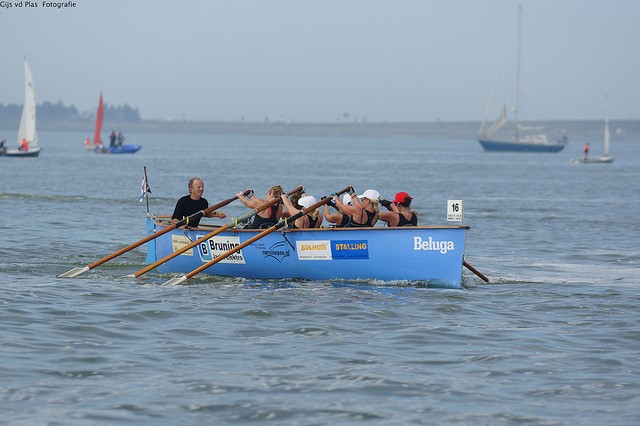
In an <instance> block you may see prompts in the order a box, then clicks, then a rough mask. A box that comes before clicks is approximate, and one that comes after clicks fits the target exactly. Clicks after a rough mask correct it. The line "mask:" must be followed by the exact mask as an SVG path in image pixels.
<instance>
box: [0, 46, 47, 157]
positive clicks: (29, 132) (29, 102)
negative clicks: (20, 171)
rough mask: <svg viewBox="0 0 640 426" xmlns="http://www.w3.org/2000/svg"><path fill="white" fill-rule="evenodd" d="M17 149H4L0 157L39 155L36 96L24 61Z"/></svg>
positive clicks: (29, 72)
mask: <svg viewBox="0 0 640 426" xmlns="http://www.w3.org/2000/svg"><path fill="white" fill-rule="evenodd" d="M17 142H18V148H17V149H5V150H3V151H4V152H0V155H4V156H5V157H37V156H38V155H40V150H41V148H40V143H39V141H38V132H37V131H36V94H35V90H34V87H33V76H32V75H31V70H30V69H29V64H27V59H26V58H25V59H24V105H23V107H22V116H21V117H20V127H19V128H18V138H17Z"/></svg>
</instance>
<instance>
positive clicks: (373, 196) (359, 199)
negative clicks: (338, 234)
mask: <svg viewBox="0 0 640 426" xmlns="http://www.w3.org/2000/svg"><path fill="white" fill-rule="evenodd" d="M349 195H350V197H351V202H352V203H353V205H348V204H344V203H343V202H342V201H341V200H340V199H339V198H338V197H334V200H333V201H334V202H335V203H336V206H338V209H339V210H340V211H341V212H342V213H344V214H346V215H349V216H350V217H351V220H350V221H349V223H348V224H347V226H346V227H347V228H361V227H372V226H374V225H375V224H376V222H377V221H378V211H379V207H378V203H379V201H380V193H379V192H378V191H376V190H375V189H367V190H366V191H364V192H363V193H362V195H358V196H356V193H355V192H354V191H353V188H352V189H351V191H349Z"/></svg>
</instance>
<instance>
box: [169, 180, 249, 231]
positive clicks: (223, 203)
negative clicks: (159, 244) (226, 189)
mask: <svg viewBox="0 0 640 426" xmlns="http://www.w3.org/2000/svg"><path fill="white" fill-rule="evenodd" d="M243 194H244V195H245V196H246V195H249V194H251V190H250V189H247V190H245V191H244V192H243ZM237 199H238V196H237V195H236V196H235V197H231V198H227V199H226V200H224V201H221V202H219V203H218V204H215V205H213V206H211V207H207V208H206V209H204V210H200V211H199V212H195V213H194V214H192V215H190V216H188V217H185V218H184V219H181V220H179V221H178V222H176V224H175V225H176V226H175V227H176V228H179V227H180V226H185V225H188V224H189V222H192V221H193V220H194V219H198V218H202V217H205V216H206V215H207V214H208V213H211V212H213V211H216V210H218V209H219V208H222V207H224V206H226V205H227V204H229V203H231V202H233V201H235V200H237Z"/></svg>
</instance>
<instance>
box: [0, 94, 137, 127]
mask: <svg viewBox="0 0 640 426" xmlns="http://www.w3.org/2000/svg"><path fill="white" fill-rule="evenodd" d="M20 114H22V105H16V104H9V105H4V104H0V127H9V128H11V127H16V126H17V125H18V122H19V121H20ZM95 114H96V113H95V112H92V113H87V112H84V113H81V112H79V111H78V109H77V108H76V107H75V106H73V105H69V106H66V105H65V104H63V103H62V102H60V101H58V102H57V103H55V104H54V103H51V102H49V101H45V102H43V103H41V104H38V105H37V106H36V116H37V120H38V123H43V122H44V123H46V122H54V121H55V122H64V121H78V122H83V121H93V120H95V118H96V115H95ZM104 120H105V121H106V122H122V123H136V122H140V121H141V119H140V113H139V112H138V108H132V107H130V106H129V105H127V104H124V105H121V106H120V105H109V104H106V103H105V105H104Z"/></svg>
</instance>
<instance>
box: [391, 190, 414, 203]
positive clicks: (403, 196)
mask: <svg viewBox="0 0 640 426" xmlns="http://www.w3.org/2000/svg"><path fill="white" fill-rule="evenodd" d="M409 200H413V198H411V197H410V196H409V194H407V193H406V192H398V193H397V194H396V198H394V199H393V202H394V203H404V202H405V201H409Z"/></svg>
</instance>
